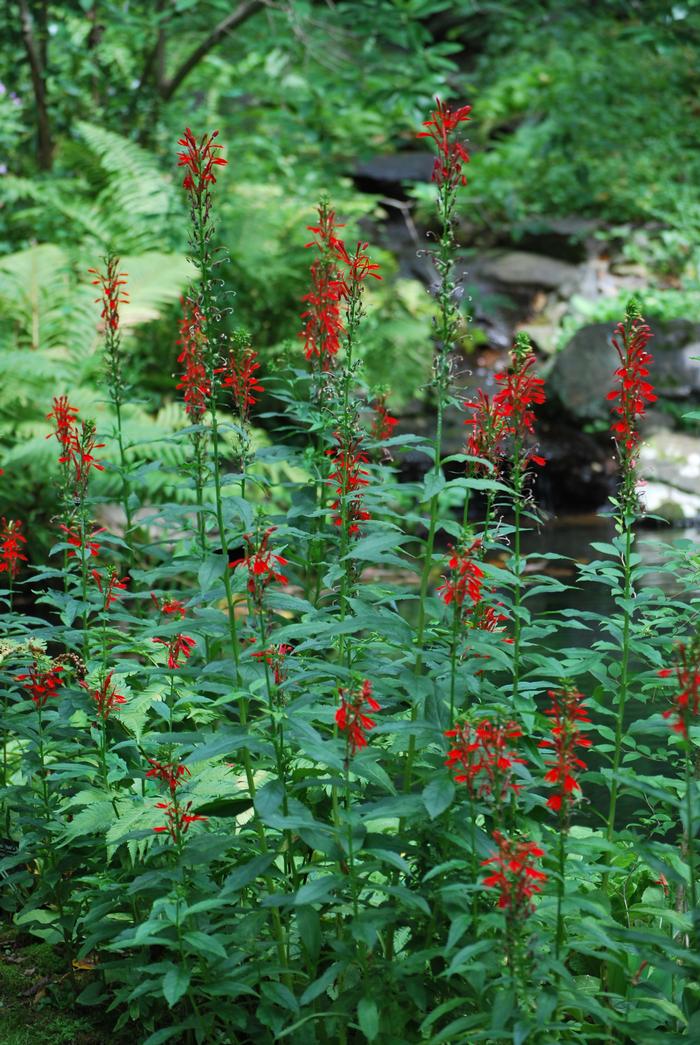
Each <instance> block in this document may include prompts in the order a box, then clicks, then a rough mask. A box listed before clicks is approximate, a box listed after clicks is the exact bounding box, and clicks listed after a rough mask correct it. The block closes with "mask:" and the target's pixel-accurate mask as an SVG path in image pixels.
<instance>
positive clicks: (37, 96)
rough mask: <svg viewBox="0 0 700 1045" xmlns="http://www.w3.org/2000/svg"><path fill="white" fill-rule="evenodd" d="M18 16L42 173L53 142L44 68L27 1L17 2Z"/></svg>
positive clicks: (50, 158) (47, 166)
mask: <svg viewBox="0 0 700 1045" xmlns="http://www.w3.org/2000/svg"><path fill="white" fill-rule="evenodd" d="M19 16H20V25H21V30H22V39H23V41H24V48H25V50H26V52H27V58H28V59H29V68H30V71H31V76H32V87H33V89H34V100H35V102H36V122H37V137H38V141H37V160H38V162H39V167H40V169H41V170H42V171H50V170H51V165H52V162H53V142H52V141H51V124H50V122H49V111H48V108H47V104H46V82H45V80H44V66H43V64H42V61H41V52H40V49H39V45H38V43H37V40H36V37H35V35H34V25H33V23H32V16H31V12H30V10H29V5H28V3H27V0H19Z"/></svg>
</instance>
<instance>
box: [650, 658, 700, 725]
mask: <svg viewBox="0 0 700 1045" xmlns="http://www.w3.org/2000/svg"><path fill="white" fill-rule="evenodd" d="M674 659H675V665H674V667H673V668H663V669H662V670H661V671H660V672H659V677H660V678H664V679H665V678H673V677H674V676H675V680H676V694H675V696H674V698H673V707H671V708H669V709H668V710H667V711H664V718H672V717H673V719H674V721H673V729H674V732H676V733H680V734H681V736H682V737H685V739H686V740H687V739H688V727H689V726H690V725H691V723H692V721H693V720H694V719H696V718H697V717H698V712H700V639H697V638H695V639H693V641H692V642H691V643H690V645H686V644H685V643H683V642H681V643H679V644H678V645H677V646H676V650H675V658H674Z"/></svg>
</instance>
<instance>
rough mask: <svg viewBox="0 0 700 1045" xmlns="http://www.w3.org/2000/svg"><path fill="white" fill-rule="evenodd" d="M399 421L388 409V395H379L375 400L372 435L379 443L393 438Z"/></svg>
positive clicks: (370, 432)
mask: <svg viewBox="0 0 700 1045" xmlns="http://www.w3.org/2000/svg"><path fill="white" fill-rule="evenodd" d="M398 423H399V420H398V418H397V417H392V416H391V414H390V413H389V411H388V409H387V405H386V396H385V395H382V396H379V397H378V398H377V399H376V400H375V401H374V417H373V419H372V427H371V428H370V431H369V434H370V437H371V438H372V439H374V440H375V441H376V442H377V443H382V442H384V440H385V439H391V437H392V435H393V434H394V428H395V427H396V425H397V424H398Z"/></svg>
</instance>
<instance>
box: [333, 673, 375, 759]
mask: <svg viewBox="0 0 700 1045" xmlns="http://www.w3.org/2000/svg"><path fill="white" fill-rule="evenodd" d="M339 696H340V707H339V708H338V710H337V711H336V713H335V721H336V724H337V726H338V729H339V730H340V732H341V733H345V738H346V741H347V750H348V758H352V757H353V756H354V755H355V753H356V751H357V749H358V748H361V747H367V736H366V731H367V730H369V729H374V727H375V726H376V722H375V721H374V719H371V718H370V717H369V716H368V715H366V714H365V712H364V710H363V709H364V708H365V707H368V708H369V709H370V711H379V710H380V707H379V704H378V703H377V701H376V700H375V699H374V697H373V696H372V683H371V682H369V681H368V680H367V679H365V681H364V682H363V683H362V686H361V687H360V689H359V690H347V689H341V690H340V691H339Z"/></svg>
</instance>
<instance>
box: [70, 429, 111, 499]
mask: <svg viewBox="0 0 700 1045" xmlns="http://www.w3.org/2000/svg"><path fill="white" fill-rule="evenodd" d="M104 445H105V444H104V443H98V442H97V433H96V431H95V424H94V422H93V421H83V422H82V423H81V426H80V432H76V433H75V438H74V441H73V443H72V445H71V446H70V447H69V449H68V456H67V457H66V458H65V459H66V460H69V461H70V462H71V463H72V465H73V468H74V469H75V486H76V489H78V490H83V489H84V488H85V486H86V485H87V481H88V477H89V475H90V469H91V468H94V469H95V470H96V471H98V472H104V470H105V469H104V465H103V464H100V462H99V461H98V460H97V458H96V457H95V456H94V453H93V451H94V450H101V449H102V448H103V446H104ZM59 461H61V462H63V461H64V458H63V457H59Z"/></svg>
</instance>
